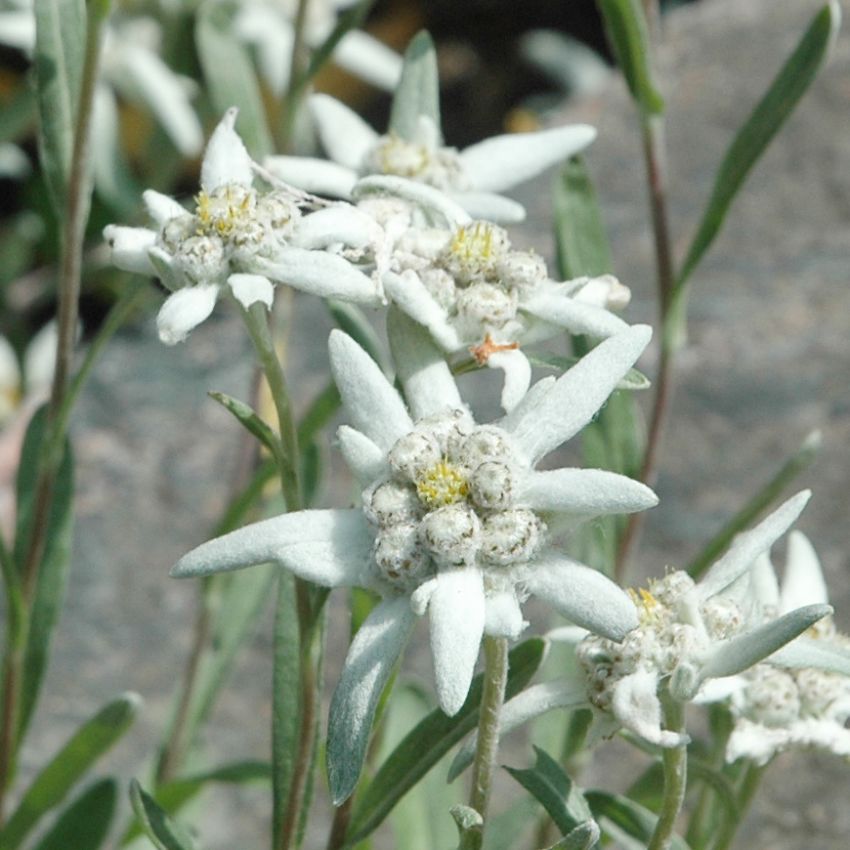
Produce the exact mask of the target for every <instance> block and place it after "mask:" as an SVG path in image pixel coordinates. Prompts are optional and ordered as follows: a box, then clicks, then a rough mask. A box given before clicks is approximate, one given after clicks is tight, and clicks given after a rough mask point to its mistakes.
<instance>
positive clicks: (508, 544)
mask: <svg viewBox="0 0 850 850" xmlns="http://www.w3.org/2000/svg"><path fill="white" fill-rule="evenodd" d="M649 336H650V330H649V328H647V327H644V326H638V327H634V328H629V329H627V330H625V331H623V332H622V333H621V334H618V335H617V336H614V337H612V338H611V339H609V340H607V341H605V342H603V343H601V344H600V345H599V346H598V347H597V348H595V349H594V350H593V351H591V352H590V353H589V354H588V355H587V356H586V357H584V358H583V359H582V360H581V361H579V363H578V364H577V365H576V366H574V367H573V368H572V369H571V370H569V371H568V372H566V373H565V374H564V375H563V376H562V377H561V378H560V379H558V380H557V381H554V380H544V381H541V382H540V383H538V384H537V385H535V386H534V387H533V388H532V389H531V391H530V392H529V393H528V395H527V396H526V398H525V399H524V400H523V401H522V402H521V403H520V404H519V405H518V406H517V407H516V409H515V410H514V411H513V412H512V413H511V414H510V415H508V416H506V417H505V418H503V419H501V420H499V421H498V422H496V423H493V424H491V425H483V426H479V425H476V424H475V422H474V421H473V419H472V417H471V416H470V414H469V411H468V409H467V408H466V406H465V405H464V403H463V401H462V400H461V398H460V395H459V393H458V390H457V387H456V385H455V382H454V379H453V378H452V376H451V373H450V371H449V369H448V366H447V365H446V363H445V361H444V359H443V357H442V355H441V354H440V352H439V351H438V350H437V349H436V348H435V347H434V346H433V344H432V343H431V341H430V339H429V337H428V336H427V334H426V333H425V332H424V331H423V330H422V329H421V328H419V327H418V326H417V325H416V324H414V323H413V322H411V321H410V320H409V319H407V317H405V316H404V315H403V314H401V313H397V312H393V313H391V324H390V339H391V345H392V348H393V353H394V357H395V360H396V364H397V367H398V370H399V378H400V379H401V382H402V384H403V387H404V391H405V396H406V398H407V405H405V403H404V402H403V401H402V398H401V396H400V395H399V394H398V392H397V391H396V390H395V389H394V387H393V386H392V384H391V383H390V382H389V381H388V380H387V379H386V377H385V376H384V375H383V373H382V372H381V371H380V369H379V367H378V366H377V365H376V364H375V363H374V361H373V360H371V358H369V356H368V355H367V354H366V353H365V352H364V351H363V350H362V349H361V348H360V347H359V346H358V345H357V344H356V343H355V342H354V341H353V340H352V339H350V338H349V337H347V336H346V335H345V334H343V333H341V332H338V331H335V332H334V333H333V334H332V335H331V340H330V350H331V366H332V369H333V373H334V377H335V379H336V383H337V386H338V388H339V391H340V394H341V396H342V400H343V403H344V405H345V408H346V410H347V412H348V414H349V417H350V420H351V422H352V424H353V426H354V427H350V426H343V427H342V428H341V429H340V433H339V438H340V446H341V449H342V451H343V454H344V456H345V458H346V461H347V463H348V465H349V466H350V467H351V469H352V472H353V473H354V474H355V476H356V477H357V479H358V481H359V482H360V484H361V486H363V508H355V509H348V510H319V511H301V512H297V513H294V514H287V515H283V516H280V517H277V518H275V519H271V520H267V521H265V522H261V523H257V524H255V525H252V526H248V527H246V528H243V529H241V530H239V531H236V532H234V533H232V534H229V535H226V536H224V537H221V538H218V539H216V540H213V541H211V542H209V543H206V544H204V545H202V546H200V547H198V548H197V549H195V550H194V551H192V552H190V553H189V554H188V555H186V556H185V557H184V558H182V559H181V560H180V561H179V562H178V564H177V565H176V567H175V568H174V571H173V574H174V575H176V576H180V577H185V576H197V575H207V574H209V573H214V572H218V571H221V570H230V569H238V568H240V567H244V566H248V565H251V564H257V563H262V562H266V561H273V562H276V563H279V564H281V565H283V566H285V567H286V568H288V569H290V570H292V571H293V572H294V573H295V574H296V575H298V576H300V577H301V578H304V579H307V580H310V581H314V582H317V583H319V584H322V585H326V586H331V587H337V586H352V585H354V586H359V587H365V588H369V589H371V590H374V591H376V592H378V593H379V594H380V595H381V597H382V598H383V601H382V602H381V603H380V604H379V605H378V606H377V607H376V608H375V610H374V611H373V612H372V614H371V615H370V617H369V618H368V619H367V621H366V623H365V624H364V626H363V628H362V629H361V630H360V631H359V632H358V634H357V636H356V637H355V639H354V641H353V643H352V646H351V649H350V651H349V656H348V660H347V661H346V666H345V669H344V671H343V674H342V678H341V680H340V683H339V685H338V686H337V689H336V693H335V696H334V700H333V704H332V707H331V720H330V728H329V744H328V752H329V772H330V777H331V786H332V790H333V795H334V798H335V799H336V800H338V801H339V800H341V799H344V798H345V797H346V796H347V795H348V794H349V793H350V792H351V790H352V788H353V787H354V783H355V782H356V779H357V776H358V774H359V771H360V765H361V762H362V757H363V754H364V752H365V747H366V741H367V736H368V732H369V728H370V726H371V720H372V715H373V713H374V710H375V706H376V704H377V700H378V697H379V696H380V693H381V689H382V688H383V685H384V683H385V682H386V680H387V677H388V676H389V674H390V671H391V669H392V667H393V665H394V663H395V662H396V660H397V658H398V656H399V654H400V653H401V651H402V649H403V647H404V645H405V642H406V639H407V636H408V635H409V634H410V631H411V629H412V627H413V624H414V620H415V617H416V615H424V614H425V613H426V611H427V613H428V616H429V620H430V634H431V650H432V655H433V659H434V670H435V676H436V684H437V695H438V699H439V702H440V705H441V707H442V708H443V710H444V711H446V713H448V714H454V713H455V712H457V711H458V710H459V709H460V707H461V705H462V704H463V702H464V700H465V699H466V696H467V692H468V690H469V685H470V681H471V679H472V675H473V670H474V667H475V663H476V659H477V657H478V650H479V645H480V642H481V639H482V635H483V634H491V635H499V636H507V637H511V638H513V637H516V636H517V635H518V634H519V633H520V631H521V630H522V629H523V627H524V625H525V624H524V622H523V618H522V613H521V611H520V603H521V602H522V600H523V599H524V598H525V597H526V596H527V595H529V594H532V595H535V596H538V597H541V598H543V599H546V600H547V601H548V602H549V603H550V604H552V605H553V606H554V607H555V608H556V609H557V610H558V611H560V612H561V613H562V614H564V615H565V616H566V617H568V618H569V619H570V620H572V621H573V622H575V623H578V624H580V625H582V626H584V627H585V628H587V629H589V630H590V631H592V632H594V633H598V634H601V635H605V636H606V637H607V638H609V639H611V640H614V641H617V640H622V639H623V637H625V635H626V634H627V633H628V632H629V630H630V629H632V628H634V627H635V626H636V625H637V624H638V619H637V615H636V611H635V607H634V605H633V604H632V602H631V600H630V599H629V597H628V596H627V595H626V594H625V593H624V592H623V591H621V590H620V589H619V588H618V587H617V586H616V585H615V584H614V583H613V582H611V581H610V580H609V579H607V578H605V577H604V576H603V575H602V574H601V573H599V572H597V571H595V570H593V569H590V568H589V567H586V566H583V565H581V564H579V563H577V562H575V561H573V560H571V559H570V558H568V557H566V556H565V555H564V554H562V552H561V550H560V549H559V547H558V546H557V545H556V544H557V541H558V540H559V539H560V538H561V537H563V535H564V534H566V533H568V532H569V530H570V528H571V527H572V526H573V525H574V524H575V522H576V521H577V520H582V519H586V518H589V517H593V516H598V515H601V514H609V513H627V512H632V511H638V510H643V509H646V508H649V507H651V506H653V505H654V504H655V503H656V501H657V500H656V497H655V495H654V494H653V493H652V491H651V490H649V488H647V487H646V486H644V485H643V484H640V483H639V482H636V481H632V480H631V479H628V478H626V477H624V476H621V475H617V474H615V473H611V472H605V471H601V470H592V469H591V470H583V469H556V470H552V471H546V472H538V471H535V469H534V467H535V465H536V464H537V463H538V461H540V459H541V458H543V457H544V456H545V455H547V454H548V453H549V452H551V451H552V450H553V449H555V448H556V447H557V446H559V445H560V444H561V443H563V442H564V441H565V440H567V439H569V438H570V437H572V436H573V435H574V434H576V433H577V432H578V431H579V430H580V429H581V428H583V427H584V426H585V425H586V424H587V423H588V422H589V421H590V419H591V417H592V416H593V415H594V413H595V412H596V411H597V410H598V408H599V407H600V406H601V405H602V404H603V403H604V401H605V399H606V398H607V397H608V395H609V394H610V393H611V391H612V390H613V389H614V387H615V386H616V385H617V382H618V381H619V380H620V379H621V378H622V376H623V375H624V374H625V373H626V371H627V370H628V369H629V368H630V367H631V366H632V364H633V363H634V362H635V360H636V359H637V357H638V356H639V355H640V353H641V352H642V351H643V349H644V347H645V346H646V344H647V342H648V340H649Z"/></svg>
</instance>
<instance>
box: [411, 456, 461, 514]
mask: <svg viewBox="0 0 850 850" xmlns="http://www.w3.org/2000/svg"><path fill="white" fill-rule="evenodd" d="M416 494H417V495H418V496H419V501H421V502H422V503H423V504H424V505H425V506H426V507H428V508H430V509H432V510H434V509H436V508H442V507H445V506H446V505H453V504H454V503H455V502H462V501H463V500H464V499H466V497H467V496H468V495H469V480H468V479H467V477H466V475H465V474H464V473H463V471H462V470H461V469H460V468H459V467H457V466H455V465H454V464H451V463H449V462H448V461H445V460H441V461H439V462H438V463H435V464H434V465H433V466H431V467H429V468H428V469H426V470H425V471H424V472H423V473H422V475H420V476H419V478H417V480H416Z"/></svg>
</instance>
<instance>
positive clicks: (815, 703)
mask: <svg viewBox="0 0 850 850" xmlns="http://www.w3.org/2000/svg"><path fill="white" fill-rule="evenodd" d="M750 584H751V586H752V591H753V594H754V596H755V598H756V600H757V607H758V612H757V614H756V618H760V619H767V618H770V617H772V616H776V613H779V614H784V613H786V612H788V611H790V610H791V609H792V608H793V607H794V606H795V605H799V604H809V605H818V604H821V605H823V604H826V602H827V601H828V595H827V589H826V583H825V581H824V579H823V573H822V571H821V566H820V562H819V561H818V557H817V554H816V553H815V550H814V548H813V547H812V544H811V543H810V542H809V540H808V538H806V536H805V535H803V534H801V533H800V532H798V531H795V532H792V533H791V535H790V537H789V539H788V558H787V562H786V567H785V579H784V581H783V582H782V588H781V590H780V588H779V586H778V584H777V581H776V574H775V572H774V569H773V565H772V564H771V563H770V559H769V557H768V556H767V554H765V555H764V556H762V558H761V559H760V560H759V563H758V564H757V565H756V567H755V569H754V570H753V574H752V577H751V582H750ZM731 709H732V713H733V714H734V716H735V727H734V729H733V730H732V734H731V736H730V738H729V743H728V746H727V749H726V759H727V761H730V762H732V761H735V760H736V759H739V758H747V759H750V760H751V761H754V762H755V763H756V764H761V765H763V764H767V762H768V761H770V759H772V758H773V756H775V755H776V754H777V753H780V752H782V751H784V750H787V749H792V748H795V747H818V748H821V749H826V750H830V751H831V752H833V753H835V754H836V755H841V756H850V730H848V729H846V728H845V723H846V721H847V720H848V718H850V637H847V636H846V635H843V634H840V633H839V632H837V630H836V628H835V624H834V622H833V620H832V618H831V617H826V618H824V619H823V620H820V621H819V622H818V623H816V624H815V625H814V626H812V628H810V629H809V630H808V631H807V632H806V634H805V635H803V636H802V637H800V638H798V639H797V640H796V641H794V642H793V643H791V644H789V645H788V646H787V647H786V648H785V649H783V650H781V651H780V652H778V653H776V654H775V655H773V656H771V657H770V658H768V659H767V661H765V662H764V663H762V664H758V665H756V666H755V667H753V668H752V669H751V670H749V671H747V672H746V673H744V674H742V676H741V677H740V687H739V688H738V689H736V690H735V691H734V692H733V693H732V697H731Z"/></svg>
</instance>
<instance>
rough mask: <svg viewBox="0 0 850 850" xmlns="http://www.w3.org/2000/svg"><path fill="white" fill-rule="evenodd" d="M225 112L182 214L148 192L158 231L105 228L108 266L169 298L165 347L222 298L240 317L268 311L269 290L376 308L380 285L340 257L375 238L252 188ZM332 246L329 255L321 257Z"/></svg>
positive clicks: (277, 193)
mask: <svg viewBox="0 0 850 850" xmlns="http://www.w3.org/2000/svg"><path fill="white" fill-rule="evenodd" d="M235 121H236V110H235V109H231V110H229V111H228V112H227V113H226V115H225V116H224V118H223V119H222V120H221V122H220V123H219V125H218V127H217V128H216V130H215V132H214V133H213V135H212V137H211V138H210V141H209V144H208V146H207V150H206V153H205V155H204V160H203V164H202V167H201V190H200V192H199V193H198V195H197V196H196V197H195V204H194V209H193V210H191V211H189V210H186V209H185V208H184V207H183V206H181V205H180V204H178V203H177V202H176V201H174V200H173V199H171V198H169V197H167V196H166V195H162V194H160V193H159V192H154V191H152V190H149V191H147V192H145V196H144V197H145V203H146V204H147V208H148V212H149V213H150V215H151V217H152V218H153V219H154V222H155V223H156V229H150V228H140V227H122V226H119V225H110V226H108V227H107V228H106V230H105V231H104V236H105V237H106V240H107V242H108V243H109V245H110V247H111V249H112V260H113V262H114V263H115V265H117V266H119V267H120V268H124V269H127V270H129V271H134V272H138V273H141V274H151V275H153V274H158V275H159V277H160V278H161V280H162V282H163V283H164V284H165V285H166V286H167V287H168V288H169V289H170V290H172V295H171V296H170V297H169V298H168V299H167V300H166V302H165V304H164V305H163V307H162V309H161V310H160V313H159V316H158V318H157V324H158V327H159V333H160V337H161V338H162V340H163V341H164V342H166V343H168V344H174V343H176V342H180V341H181V340H183V339H185V337H186V335H187V334H188V333H189V332H190V331H191V330H192V329H193V328H194V327H195V326H196V325H198V324H199V323H200V322H202V321H203V320H204V319H206V318H207V316H209V314H210V313H211V312H212V309H213V307H214V305H215V302H216V300H217V299H218V297H219V295H220V294H221V293H222V292H230V293H232V294H233V296H234V297H235V298H236V299H237V300H238V301H239V302H240V303H241V304H242V305H243V306H244V307H245V308H247V307H249V306H250V305H251V304H253V303H255V302H260V303H263V304H265V305H266V306H267V307H270V306H271V303H272V299H273V286H272V283H273V282H284V283H287V284H289V285H291V286H294V287H296V288H302V289H307V290H309V291H311V292H316V293H318V294H321V295H325V296H328V297H343V298H346V299H349V300H354V301H374V300H376V299H377V298H378V292H379V284H377V283H376V282H374V281H372V280H371V279H370V278H369V277H367V276H366V275H364V274H363V273H362V272H361V271H359V270H358V269H357V268H355V267H354V266H353V265H351V263H349V261H348V259H346V257H345V256H344V253H345V250H346V249H349V251H350V253H351V255H352V256H354V257H356V258H358V259H359V258H362V257H363V256H365V254H366V253H368V249H369V246H370V245H371V244H372V243H373V242H375V241H378V240H379V237H380V229H379V228H378V226H377V225H376V224H375V223H374V222H373V221H372V220H371V219H369V218H368V217H367V216H365V215H362V214H359V213H358V212H357V210H355V209H354V208H353V207H346V208H342V207H326V208H324V209H320V210H318V211H316V212H313V213H312V214H308V215H303V214H302V206H307V205H309V201H308V199H306V198H305V197H304V196H303V195H301V194H300V193H297V192H294V191H293V190H291V189H281V188H277V187H272V188H271V189H263V188H261V187H258V186H257V185H255V179H254V165H253V163H252V161H251V158H250V156H249V155H248V152H247V150H246V149H245V146H244V144H243V143H242V140H241V139H240V138H239V136H238V134H237V133H236V131H235V129H234V125H235ZM329 245H333V246H334V249H335V250H334V251H330V250H326V249H327V248H328V247H329Z"/></svg>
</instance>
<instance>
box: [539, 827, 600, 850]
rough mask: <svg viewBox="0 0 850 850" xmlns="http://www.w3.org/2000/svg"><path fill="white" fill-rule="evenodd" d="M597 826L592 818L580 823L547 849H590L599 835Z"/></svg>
mask: <svg viewBox="0 0 850 850" xmlns="http://www.w3.org/2000/svg"><path fill="white" fill-rule="evenodd" d="M600 834H601V833H600V830H599V826H598V825H597V823H596V821H594V820H587V821H585V822H584V823H580V824H579V825H578V826H577V827H575V829H571V830H570V832H569V833H568V834H567V835H565V836H564V837H563V838H562V839H561V840H560V841H559V842H558V843H557V844H553V845H552V846H551V847H550V848H549V850H590V848H591V847H593V846H594V845H595V844H596V842H597V841H599V836H600Z"/></svg>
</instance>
